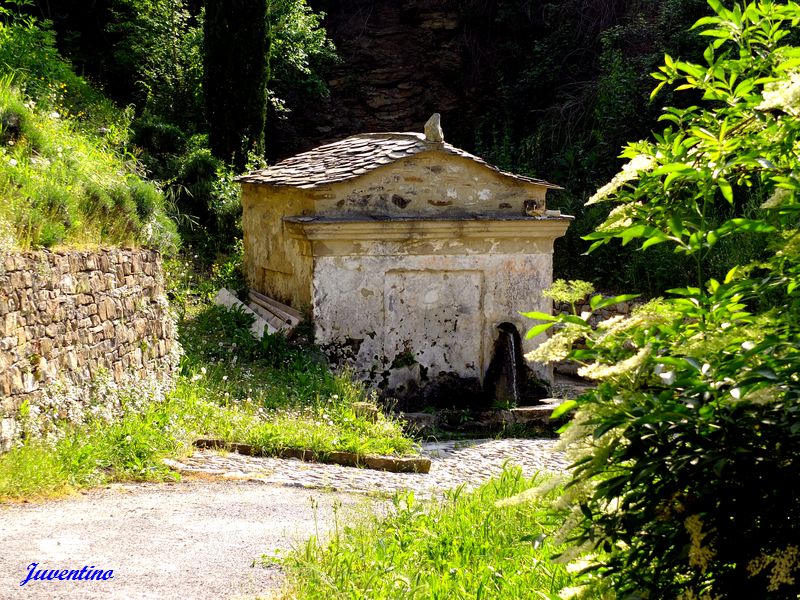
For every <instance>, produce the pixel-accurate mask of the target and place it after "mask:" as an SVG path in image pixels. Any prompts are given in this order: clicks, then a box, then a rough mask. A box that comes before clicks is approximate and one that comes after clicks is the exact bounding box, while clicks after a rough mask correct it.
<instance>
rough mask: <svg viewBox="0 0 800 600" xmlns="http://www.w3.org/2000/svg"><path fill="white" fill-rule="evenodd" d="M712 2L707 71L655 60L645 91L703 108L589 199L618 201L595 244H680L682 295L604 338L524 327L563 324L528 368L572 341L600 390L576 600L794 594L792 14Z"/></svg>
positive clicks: (797, 55)
mask: <svg viewBox="0 0 800 600" xmlns="http://www.w3.org/2000/svg"><path fill="white" fill-rule="evenodd" d="M709 5H710V6H711V7H712V9H713V10H714V16H711V17H706V18H703V19H701V20H700V21H698V22H697V24H696V26H695V27H696V28H697V29H699V30H700V33H701V35H705V36H708V37H710V38H711V39H712V43H711V44H710V45H709V46H708V48H707V49H706V51H705V53H704V59H705V64H693V63H688V62H684V61H680V60H675V59H673V58H671V57H670V56H666V57H665V64H664V66H662V67H661V69H660V71H659V73H657V74H656V78H657V79H659V80H660V82H661V83H660V84H659V86H658V87H657V88H656V90H655V91H654V94H656V93H658V91H659V90H660V89H661V88H662V87H664V86H670V87H672V88H673V89H674V90H675V91H676V92H678V93H680V92H683V91H688V93H690V94H692V97H693V98H695V99H696V100H697V102H698V104H697V105H691V106H689V107H688V108H683V109H679V108H667V109H666V110H665V113H664V115H663V116H662V121H663V122H665V123H666V124H667V126H666V127H665V129H664V130H663V131H662V132H661V133H659V134H657V135H656V136H655V137H654V140H653V141H649V142H636V143H632V144H629V145H628V147H627V148H626V149H625V151H624V153H623V156H625V157H626V158H628V159H630V162H629V163H628V164H627V165H625V167H623V169H622V171H621V172H620V173H618V174H617V175H616V176H615V177H614V179H613V180H612V181H611V182H609V183H608V184H607V185H606V186H604V187H603V188H601V189H600V190H598V192H597V194H596V195H595V196H594V197H593V198H592V199H591V200H590V203H593V202H601V201H607V200H610V199H613V200H614V201H615V202H616V205H615V207H614V208H613V209H612V210H611V212H610V214H609V217H608V219H607V220H606V221H605V222H604V223H603V224H602V225H601V226H600V227H599V228H598V230H597V231H596V232H594V233H592V234H590V235H589V236H587V237H588V238H589V239H590V240H591V241H593V243H594V244H593V247H599V246H601V245H604V244H607V243H609V242H610V241H612V240H619V241H621V242H622V243H623V244H625V243H628V242H630V241H632V240H636V239H638V240H642V241H643V244H642V246H643V247H650V246H653V245H656V244H663V245H664V246H665V247H672V248H673V249H674V251H675V252H677V253H679V254H681V255H684V256H685V257H687V259H688V261H689V264H692V265H693V266H694V269H693V274H694V280H695V281H694V285H692V286H689V287H685V288H681V289H674V290H671V297H670V298H668V299H666V300H656V301H652V302H650V303H648V304H645V305H644V306H642V307H640V308H638V309H637V310H636V311H634V312H633V314H632V315H631V317H630V318H628V319H623V318H621V317H618V318H614V319H611V320H609V321H606V322H603V323H601V324H600V325H599V326H598V327H597V329H596V330H592V328H591V327H589V325H588V324H587V323H586V322H585V319H583V318H580V317H576V316H574V315H571V316H567V317H563V318H554V319H552V320H550V319H549V318H545V317H541V318H543V319H544V320H547V321H548V322H547V323H545V324H544V325H541V326H537V327H536V328H534V332H541V331H542V330H543V329H546V328H547V327H548V326H549V325H550V324H552V323H553V322H554V321H561V322H562V323H563V325H562V328H561V329H560V330H559V331H558V332H557V333H556V334H555V336H554V337H553V338H552V339H551V340H550V341H548V342H547V343H545V344H543V345H542V347H541V349H540V350H539V351H538V352H535V353H534V355H533V358H544V359H546V358H548V355H549V354H551V351H553V350H554V349H558V348H563V347H564V346H569V344H570V343H571V342H572V341H574V340H576V339H577V338H581V339H582V340H583V342H584V344H585V347H584V348H582V349H580V350H573V351H572V352H571V353H570V358H572V359H574V360H577V361H580V362H582V363H583V367H582V368H581V369H580V370H579V374H582V375H583V376H585V377H589V378H591V379H594V380H596V381H597V382H598V387H597V389H596V390H593V391H591V392H588V393H586V394H584V395H583V396H582V397H581V398H579V399H578V400H577V401H576V402H575V403H574V404H573V405H572V406H576V407H577V413H576V415H575V418H574V420H573V423H572V424H571V426H570V427H569V429H568V430H567V433H566V435H567V437H568V439H569V440H572V451H573V453H574V454H573V456H574V458H575V462H574V465H573V471H572V481H571V482H570V484H569V486H568V490H567V492H566V494H567V500H568V501H570V502H572V503H574V505H575V512H574V514H573V516H572V518H571V519H570V521H569V525H568V527H567V529H568V530H569V531H570V532H571V533H572V540H573V542H574V543H575V544H576V547H575V548H573V549H572V550H571V551H570V555H576V554H580V553H581V552H602V554H598V555H595V556H594V558H593V565H592V566H591V567H590V568H588V569H587V570H586V571H585V572H584V583H586V584H587V586H588V587H587V588H586V590H584V592H585V595H587V597H593V598H594V597H600V596H602V597H605V596H608V597H614V596H616V597H623V598H684V599H689V598H716V597H721V598H734V597H736V598H745V597H746V598H765V599H784V598H785V599H789V598H791V599H795V598H796V597H797V596H798V593H800V550H799V549H798V540H799V539H800V492H798V490H800V485H799V483H800V480H799V478H798V473H800V378H799V377H798V373H800V346H798V343H797V341H798V339H800V326H799V325H798V323H800V319H799V318H798V317H800V243H798V234H799V233H800V231H799V230H798V214H800V202H798V193H799V192H800V179H798V175H797V174H798V172H799V171H800V159H798V150H800V74H799V73H800V69H798V66H799V65H800V47H797V46H791V45H789V43H788V42H789V40H790V37H789V35H790V32H791V31H792V28H795V27H797V25H798V23H800V6H799V5H797V4H796V3H786V4H778V3H772V2H756V3H749V4H746V5H739V4H737V5H735V6H734V7H733V8H732V9H727V8H725V7H724V6H723V5H722V4H721V2H719V0H709ZM759 197H765V198H767V199H766V201H764V202H763V203H761V205H760V206H759V207H758V208H756V207H754V206H753V199H754V198H759ZM723 244H728V247H730V248H733V247H736V246H737V245H743V244H755V246H756V247H764V248H769V250H770V252H769V253H768V254H767V255H766V256H764V258H763V259H761V260H758V261H755V262H751V263H746V264H745V263H742V264H739V265H738V266H735V267H734V268H732V269H730V271H729V272H728V273H727V275H726V276H725V277H724V278H722V279H721V280H717V279H715V278H713V277H711V276H710V275H709V273H708V262H707V259H708V258H709V256H712V254H713V253H714V252H715V251H716V249H717V248H718V247H720V246H721V245H723ZM603 302H604V301H603V300H601V299H600V298H599V297H598V298H595V299H593V300H592V302H591V306H592V308H593V309H599V308H600V307H601V306H602V303H603ZM537 318H539V317H537ZM569 406H570V405H567V407H569Z"/></svg>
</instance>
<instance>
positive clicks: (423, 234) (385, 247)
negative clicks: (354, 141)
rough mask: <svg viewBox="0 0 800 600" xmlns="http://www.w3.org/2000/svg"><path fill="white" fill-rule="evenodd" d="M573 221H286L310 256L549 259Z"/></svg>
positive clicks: (545, 219)
mask: <svg viewBox="0 0 800 600" xmlns="http://www.w3.org/2000/svg"><path fill="white" fill-rule="evenodd" d="M570 221H571V217H556V218H536V217H515V218H505V219H504V218H492V217H479V218H475V217H453V218H435V219H426V218H416V219H411V218H407V219H379V218H378V219H376V218H361V219H358V218H355V219H347V218H342V217H321V216H315V217H304V216H295V217H284V219H283V223H284V226H285V227H286V229H287V230H288V232H289V234H290V235H291V236H292V237H293V238H295V239H296V240H297V241H299V242H300V247H301V252H302V253H303V254H305V255H308V256H353V255H394V254H401V255H402V254H466V255H472V254H479V253H488V254H511V253H522V254H545V253H547V254H549V253H552V251H553V241H554V240H555V239H556V238H558V237H561V236H562V235H564V233H565V232H566V230H567V227H569V223H570Z"/></svg>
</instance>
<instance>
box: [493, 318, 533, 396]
mask: <svg viewBox="0 0 800 600" xmlns="http://www.w3.org/2000/svg"><path fill="white" fill-rule="evenodd" d="M497 330H498V331H499V335H498V336H497V339H496V340H495V343H494V352H493V354H492V361H491V362H490V363H489V369H488V370H487V371H486V377H485V379H484V392H485V394H486V399H487V400H488V401H489V402H490V403H491V404H492V405H494V406H495V407H503V408H508V407H513V406H518V405H519V403H520V399H521V397H522V387H523V383H524V379H525V378H526V376H527V366H526V365H525V359H524V358H523V356H522V346H521V339H520V337H519V332H518V331H517V328H516V327H514V325H513V324H512V323H500V325H498V326H497Z"/></svg>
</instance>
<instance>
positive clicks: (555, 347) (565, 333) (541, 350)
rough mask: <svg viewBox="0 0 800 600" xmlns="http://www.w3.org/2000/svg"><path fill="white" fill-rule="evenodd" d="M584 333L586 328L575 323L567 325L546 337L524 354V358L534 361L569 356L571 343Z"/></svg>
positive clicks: (554, 360)
mask: <svg viewBox="0 0 800 600" xmlns="http://www.w3.org/2000/svg"><path fill="white" fill-rule="evenodd" d="M585 334H586V330H585V329H584V328H582V327H578V326H576V325H567V326H566V327H564V328H563V329H561V330H560V331H558V332H557V333H556V334H555V335H554V336H552V337H550V338H548V339H546V340H545V341H544V342H542V343H541V344H539V345H538V346H537V347H536V348H535V349H533V350H532V351H531V352H528V353H527V354H526V355H525V359H526V360H528V361H535V362H543V363H550V362H558V361H559V360H564V359H565V358H567V356H569V353H570V351H571V350H572V345H573V344H574V343H575V341H577V340H578V339H580V338H581V337H583V336H584V335H585Z"/></svg>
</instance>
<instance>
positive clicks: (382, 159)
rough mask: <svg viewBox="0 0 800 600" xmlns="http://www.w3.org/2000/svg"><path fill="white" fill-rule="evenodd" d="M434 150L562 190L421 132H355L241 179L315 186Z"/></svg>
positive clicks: (519, 178) (361, 173)
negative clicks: (427, 137)
mask: <svg viewBox="0 0 800 600" xmlns="http://www.w3.org/2000/svg"><path fill="white" fill-rule="evenodd" d="M432 150H436V151H439V152H444V153H446V154H451V155H454V156H460V157H462V158H467V159H470V160H472V161H474V162H476V163H478V164H480V165H483V166H484V167H486V168H487V169H489V170H491V171H495V172H496V173H500V174H501V175H504V176H505V177H509V178H511V179H514V180H517V181H524V182H528V183H534V184H537V185H541V186H544V187H548V188H555V189H561V188H560V187H559V186H557V185H554V184H552V183H548V182H546V181H543V180H541V179H534V178H532V177H526V176H524V175H515V174H514V173H509V172H507V171H501V170H500V169H498V168H497V167H495V166H492V165H490V164H488V163H487V162H486V161H484V160H483V159H482V158H478V157H477V156H474V155H472V154H470V153H469V152H465V151H464V150H460V149H459V148H456V147H455V146H452V145H450V144H448V143H446V142H444V143H437V142H430V141H427V140H426V139H425V136H424V135H423V134H421V133H364V134H360V135H354V136H351V137H349V138H345V139H343V140H341V141H339V142H334V143H332V144H326V145H324V146H320V147H318V148H314V149H313V150H310V151H308V152H303V153H302V154H298V155H296V156H292V157H291V158H287V159H286V160H282V161H281V162H279V163H277V164H275V165H273V166H271V167H268V168H266V169H261V170H260V171H254V172H252V173H248V174H247V175H242V176H241V177H238V178H237V180H238V181H241V182H244V183H264V184H267V185H276V186H291V187H300V188H313V187H317V186H321V185H328V184H331V183H338V182H340V181H347V180H348V179H353V178H355V177H359V176H361V175H364V174H365V173H369V172H370V171H372V170H374V169H377V168H378V167H381V166H383V165H388V164H389V163H392V162H394V161H396V160H400V159H402V158H407V157H409V156H414V155H415V154H420V153H421V152H427V151H432Z"/></svg>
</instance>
